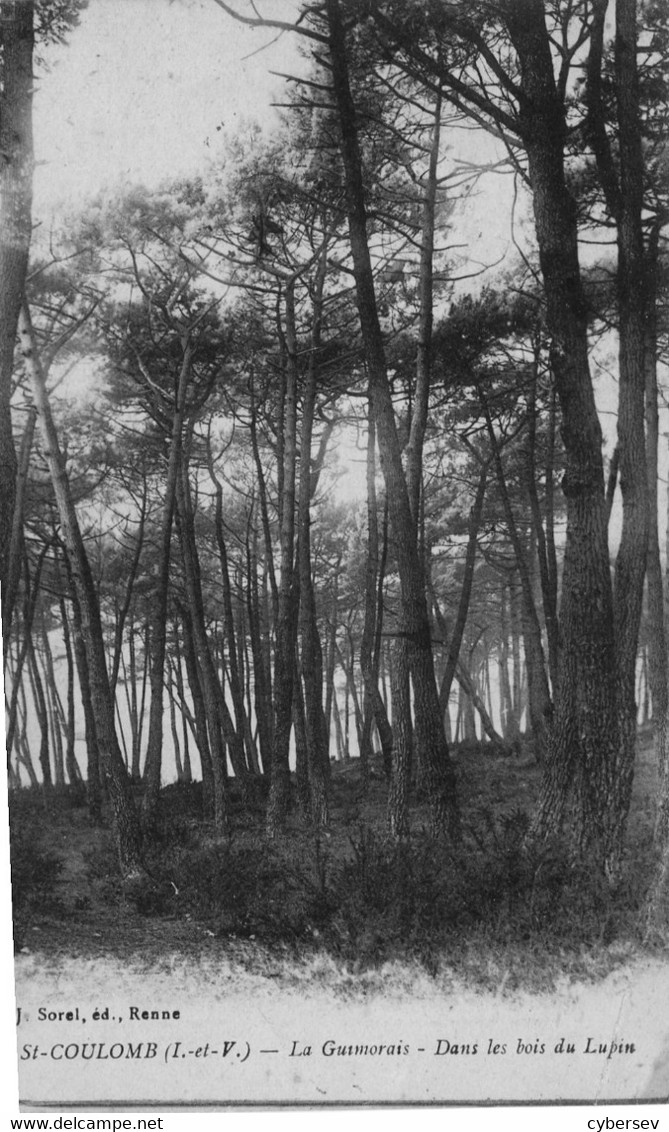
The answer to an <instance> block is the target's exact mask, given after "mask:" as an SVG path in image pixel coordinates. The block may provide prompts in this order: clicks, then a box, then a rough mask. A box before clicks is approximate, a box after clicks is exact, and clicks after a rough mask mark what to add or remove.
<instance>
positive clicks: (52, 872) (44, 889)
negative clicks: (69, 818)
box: [10, 825, 63, 913]
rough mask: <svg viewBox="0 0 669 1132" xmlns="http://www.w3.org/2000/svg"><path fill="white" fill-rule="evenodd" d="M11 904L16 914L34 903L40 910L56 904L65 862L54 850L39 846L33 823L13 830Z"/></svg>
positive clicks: (11, 844) (11, 838)
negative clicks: (57, 887) (57, 885)
mask: <svg viewBox="0 0 669 1132" xmlns="http://www.w3.org/2000/svg"><path fill="white" fill-rule="evenodd" d="M10 861H11V872H12V904H13V907H14V911H15V913H18V912H21V911H24V910H25V909H27V908H28V907H30V906H31V905H35V906H38V907H39V908H40V909H42V910H43V909H45V908H49V907H56V906H58V905H59V903H60V902H59V899H58V897H57V895H56V893H55V891H54V890H55V886H56V882H57V881H58V879H59V877H60V874H61V872H62V870H63V862H62V860H61V859H60V857H58V856H57V855H56V854H55V853H52V852H50V851H47V850H44V849H42V848H41V847H40V845H39V842H38V840H37V837H36V831H35V828H34V827H33V826H30V825H28V826H24V825H15V826H14V827H13V828H12V829H11V831H10Z"/></svg>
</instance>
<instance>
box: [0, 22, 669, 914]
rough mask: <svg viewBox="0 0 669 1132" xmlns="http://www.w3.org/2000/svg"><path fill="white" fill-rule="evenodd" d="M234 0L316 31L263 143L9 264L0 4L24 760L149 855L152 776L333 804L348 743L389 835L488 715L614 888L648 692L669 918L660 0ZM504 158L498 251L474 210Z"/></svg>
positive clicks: (22, 93) (14, 606)
mask: <svg viewBox="0 0 669 1132" xmlns="http://www.w3.org/2000/svg"><path fill="white" fill-rule="evenodd" d="M215 2H216V3H217V4H218V5H219V7H220V8H221V9H223V12H222V13H221V19H222V20H223V19H229V18H237V19H242V20H244V21H246V22H247V23H251V24H253V25H261V26H266V27H268V28H274V27H279V28H281V29H283V30H288V31H291V32H293V33H295V34H296V35H300V36H301V37H302V39H303V45H304V49H305V54H306V56H307V62H308V68H307V69H306V71H305V73H304V74H303V75H302V76H298V77H295V78H292V79H290V80H289V81H288V91H289V93H288V95H287V103H288V105H287V107H286V109H285V111H284V117H283V120H282V125H281V129H280V133H279V134H278V135H277V136H275V138H274V139H273V141H271V142H267V141H266V140H264V139H263V137H262V135H261V134H260V132H253V131H252V132H250V134H249V135H248V136H246V137H237V138H234V137H229V138H226V144H225V147H224V151H223V152H222V156H221V160H220V162H219V164H218V165H216V166H214V167H212V169H211V170H210V171H209V172H208V173H207V174H206V175H205V174H203V175H202V176H201V177H200V178H191V179H190V180H182V181H179V182H176V183H172V184H169V185H165V186H163V188H162V189H161V190H160V191H156V190H151V191H146V190H143V189H142V188H131V189H129V190H128V191H127V192H125V193H124V194H123V195H120V196H119V197H118V198H117V199H114V200H111V201H110V200H109V199H108V198H106V197H105V198H100V199H99V200H93V201H91V202H90V203H89V205H88V206H87V208H86V209H85V210H83V212H82V213H81V214H80V215H79V216H77V217H75V218H71V221H70V223H69V224H68V232H67V236H66V237H65V236H63V237H62V238H61V240H60V242H59V244H58V245H56V244H54V245H53V246H52V248H51V254H50V256H46V254H44V253H43V251H41V250H38V248H37V247H36V248H34V249H33V260H32V262H31V266H30V270H29V271H28V266H27V265H28V251H29V237H30V188H29V181H30V175H29V174H30V171H31V167H32V166H31V162H32V156H31V152H30V144H31V143H30V126H29V120H30V92H29V89H28V86H29V82H28V78H29V76H30V75H31V68H32V51H33V37H34V27H35V26H38V25H34V24H33V21H34V20H37V18H38V17H39V16H40V13H41V14H42V17H43V16H44V9H45V7H47V6H46V5H44V4H42V5H40V4H38V3H36V4H35V5H33V4H32V3H24V4H18V5H15V4H11V3H5V2H4V0H3V2H2V4H0V7H1V9H2V20H3V22H2V40H1V42H0V52H1V55H0V61H1V63H2V68H3V70H2V86H1V96H2V100H3V101H2V107H1V110H2V117H1V118H0V121H1V122H2V123H6V122H8V121H9V120H10V117H11V115H12V114H13V115H14V116H15V121H16V122H17V123H18V126H17V127H16V131H15V133H14V134H13V135H12V136H13V137H19V135H20V134H21V133H22V141H21V152H20V153H18V152H17V156H16V158H13V157H12V159H11V160H8V161H7V162H6V164H5V166H3V172H2V176H3V178H5V179H4V180H3V182H2V184H1V185H0V200H1V202H2V209H3V210H4V211H3V213H2V216H11V219H12V224H13V225H14V227H13V229H12V227H11V225H9V226H7V225H4V223H3V220H2V216H0V228H2V231H3V236H2V242H0V296H1V298H0V301H1V302H2V304H3V305H2V309H0V323H1V324H2V327H3V330H2V334H3V338H2V349H1V351H0V378H1V381H2V402H1V404H0V456H1V458H2V461H3V475H2V483H3V493H4V498H3V503H4V511H5V515H6V517H7V520H6V521H5V522H4V523H3V538H4V540H5V542H4V544H3V547H4V548H3V549H2V555H3V557H2V562H3V574H2V579H3V625H4V630H5V637H4V641H5V663H6V673H7V682H6V688H7V716H8V748H7V749H8V760H9V762H8V765H9V773H10V782H11V784H12V786H13V787H15V788H16V789H18V788H20V787H21V786H22V785H25V784H27V783H30V784H32V785H33V786H36V785H37V784H38V783H40V784H41V788H42V789H43V790H45V791H48V790H49V789H50V788H52V787H53V786H59V785H62V784H64V783H65V782H66V781H69V783H70V785H71V786H72V787H73V788H77V789H79V788H81V789H82V790H83V789H84V784H85V788H86V789H87V792H88V801H89V805H90V809H91V813H92V815H93V816H94V817H95V818H96V819H97V818H99V816H100V813H101V807H102V805H103V803H104V799H105V797H108V798H109V800H110V802H111V807H112V810H113V814H114V818H115V823H116V831H117V841H118V848H119V855H120V860H121V864H122V867H123V870H124V872H125V874H126V875H127V876H131V875H132V874H133V873H137V872H141V870H142V839H143V837H146V836H147V835H148V834H150V832H151V829H152V827H153V826H154V824H155V822H156V819H157V816H158V813H159V809H160V789H161V784H162V783H164V782H165V780H166V779H170V778H172V777H174V776H176V777H178V779H179V780H181V781H186V782H187V781H190V780H191V779H192V777H193V776H195V777H201V779H202V782H203V792H204V806H205V811H206V815H207V816H208V818H210V819H211V820H212V821H213V822H214V823H215V825H216V826H217V827H218V828H219V829H220V830H221V831H228V830H229V829H230V826H231V822H232V820H233V819H232V817H231V807H230V799H231V795H232V793H233V792H234V793H235V794H236V796H238V797H239V798H241V800H242V804H243V805H246V806H249V807H254V806H257V805H258V804H260V803H261V804H262V805H263V806H264V807H265V822H266V832H267V835H268V836H269V837H273V838H275V837H278V836H280V835H282V834H283V832H284V831H285V829H286V822H287V816H288V813H289V809H290V807H291V806H292V805H296V806H297V807H298V809H299V813H300V815H301V818H302V820H303V821H304V823H306V824H307V825H309V826H311V827H313V828H315V829H324V828H327V826H328V824H329V822H330V808H329V799H330V780H331V773H332V763H333V761H346V760H347V759H349V758H351V757H355V758H357V759H359V765H360V768H361V773H362V779H363V783H368V781H369V778H370V775H372V774H374V773H377V770H378V771H379V772H380V771H382V772H383V773H384V774H385V776H386V778H387V785H388V802H387V807H388V809H387V813H388V816H387V822H388V833H389V836H390V837H392V838H402V837H404V836H405V835H406V834H407V832H408V830H409V826H410V799H411V796H412V791H414V790H415V789H416V787H417V786H419V787H420V788H421V790H422V792H423V794H424V796H425V797H426V798H427V799H428V802H429V808H430V815H431V824H432V830H433V833H434V834H435V835H436V836H444V837H449V838H451V839H452V840H454V841H457V840H458V838H459V836H460V828H461V822H460V807H459V800H458V795H457V788H456V777H455V774H454V770H453V765H452V760H451V754H450V748H451V746H452V745H453V744H454V743H455V744H463V743H464V744H467V743H471V742H479V741H481V742H488V743H491V744H495V745H496V747H497V748H500V747H504V748H505V749H507V750H508V751H515V752H525V754H526V755H527V757H531V758H533V759H536V760H538V761H539V762H540V763H541V766H542V769H543V783H544V785H543V791H542V796H541V800H540V804H539V806H538V809H537V812H536V814H535V815H534V820H533V823H532V827H531V830H530V833H529V837H530V838H532V839H544V838H548V837H554V836H564V837H566V838H568V839H569V840H570V843H571V845H572V848H573V852H574V853H575V854H576V855H582V856H583V855H587V856H588V857H589V858H591V859H592V861H593V862H594V863H595V866H596V867H597V868H598V869H600V870H601V872H602V874H603V875H604V876H606V877H607V878H608V880H609V882H610V883H612V884H615V883H616V881H617V879H618V878H619V876H620V870H621V865H622V860H623V853H624V844H625V829H626V821H627V816H628V812H629V806H630V797H631V789H632V780H633V773H634V761H635V742H636V734H637V726H638V724H639V722H640V721H641V720H642V718H643V719H644V720H645V721H646V722H647V721H649V720H650V718H651V716H652V720H653V722H654V724H655V726H656V731H657V750H658V773H659V776H660V789H659V790H658V798H659V804H658V817H657V823H656V858H657V863H658V865H657V871H656V878H655V882H654V887H653V890H652V892H651V894H650V896H649V902H648V908H649V912H648V915H649V918H650V921H649V922H652V923H653V924H658V923H661V922H662V920H663V917H664V916H665V914H666V900H667V892H666V884H667V874H668V872H669V724H668V722H667V710H668V708H667V660H666V642H665V636H664V629H663V589H664V588H665V587H664V585H663V577H662V562H661V555H660V542H659V533H658V519H657V511H658V497H657V482H658V431H659V430H658V396H659V393H658V386H659V385H660V386H661V382H658V362H660V363H661V362H662V359H663V352H664V350H665V340H664V333H665V318H664V309H663V305H662V304H663V281H664V274H665V271H666V264H665V262H664V230H665V226H666V201H665V197H666V189H665V183H664V169H665V164H666V156H665V142H664V140H663V139H664V137H665V131H664V126H665V123H666V105H667V104H666V86H665V82H664V78H665V70H666V61H667V51H666V49H667V43H666V38H667V31H666V23H665V15H666V13H665V11H664V9H663V6H662V4H644V5H643V6H642V7H640V6H638V5H637V4H636V0H616V3H615V6H614V5H613V3H612V4H609V3H608V0H569V2H566V0H495V2H494V3H485V4H479V3H472V2H467V3H464V2H461V0H452V2H445V0H438V2H437V0H435V2H432V3H427V4H426V3H425V2H424V0H421V2H418V0H402V2H401V3H398V2H395V0H369V2H367V3H365V4H360V3H358V2H353V0H350V2H349V0H323V2H315V0H309V2H305V3H303V4H301V5H300V13H299V18H297V19H296V22H295V24H294V25H290V24H281V23H280V22H279V21H276V20H272V19H271V18H267V19H265V18H263V17H261V16H260V15H258V13H257V12H256V10H255V8H254V7H253V5H246V4H244V3H243V2H242V0H238V3H237V4H236V5H235V4H233V3H232V0H231V2H230V3H224V2H223V0H215ZM614 7H615V11H614V10H613V9H614ZM66 8H67V11H66V10H65V9H64V8H63V6H62V5H61V6H60V8H58V11H57V13H56V14H55V16H54V19H55V21H56V24H55V28H56V30H55V32H54V33H53V34H58V35H60V34H62V27H61V25H62V23H63V20H66V19H71V18H72V16H73V14H75V13H74V9H75V8H76V5H69V7H68V6H66ZM33 9H34V10H33ZM609 9H610V11H609ZM59 29H60V30H59ZM21 52H22V54H21ZM26 76H28V78H27V77H26ZM21 82H23V84H24V85H23V87H22V86H21ZM2 128H3V129H5V128H11V127H5V125H4V124H3V126H2ZM472 128H474V129H475V130H476V131H477V132H478V135H479V138H480V139H487V140H485V141H484V142H483V141H482V142H481V145H480V147H479V158H480V159H479V160H477V161H473V160H472V159H471V157H467V156H466V155H467V154H468V153H470V152H471V149H468V148H467V146H468V141H467V139H468V138H469V137H470V135H471V130H472ZM17 144H18V143H17ZM4 149H5V143H3V150H4ZM497 179H499V180H500V181H501V180H502V179H503V180H504V183H505V184H508V182H509V180H511V179H512V180H513V184H514V192H513V200H512V199H511V194H510V193H509V194H507V195H506V197H505V196H504V193H502V194H501V195H500V196H499V199H500V200H503V199H507V200H508V202H509V203H508V207H509V213H510V215H509V227H510V230H511V232H512V237H513V240H514V249H513V251H512V252H511V253H510V255H509V258H508V260H507V264H510V266H507V267H506V269H505V273H504V274H502V273H501V271H500V270H499V269H498V270H494V268H493V265H492V264H491V263H489V264H484V265H481V264H480V263H478V262H476V260H475V257H474V254H473V252H472V248H471V235H470V233H469V232H468V230H467V222H466V215H467V208H466V202H467V200H469V199H473V198H474V197H475V196H476V195H477V194H478V196H479V197H480V198H483V199H487V200H489V201H490V202H491V205H490V206H491V207H494V206H493V204H492V202H493V201H494V200H495V199H496V196H495V194H496V193H497V191H498V190H497V189H496V181H497ZM520 229H522V232H521V231H520ZM593 248H594V249H595V250H593ZM612 356H613V357H614V359H615V360H614V361H613V363H612V365H613V366H614V367H615V372H616V378H617V394H618V403H617V435H616V440H615V448H614V450H612V451H611V452H610V453H609V454H608V457H607V455H606V454H605V448H604V443H603V432H602V424H601V416H600V413H599V412H598V407H597V402H596V394H597V392H598V386H597V381H596V376H597V373H598V371H599V370H604V369H605V368H606V366H607V364H609V362H610V360H611V357H612ZM59 383H60V387H61V388H60V390H59V388H58V386H59ZM75 384H76V387H77V388H78V389H79V390H80V392H79V393H77V394H76V395H75V393H74V392H70V395H69V397H67V396H65V395H64V394H63V392H62V390H63V389H65V390H66V389H68V388H69V389H70V390H73V388H74V386H75ZM600 384H601V382H600ZM87 385H88V386H90V387H91V388H92V389H93V390H94V395H93V396H85V395H83V394H82V393H81V390H82V389H83V388H84V387H85V386H87ZM354 469H355V470H357V471H358V472H359V475H357V476H356V477H355V478H354V477H353V476H352V474H351V473H352V470H354ZM612 516H613V517H614V518H615V520H616V522H617V523H618V525H619V528H620V531H619V537H618V538H617V540H614V539H613V538H612V537H611V531H610V527H611V522H612ZM614 542H615V545H613V544H614ZM644 595H645V596H644ZM31 717H33V718H34V720H35V721H36V725H34V724H33V726H31V727H29V721H30V719H31ZM168 728H169V732H168ZM84 734H85V744H82V743H81V742H80V740H81V739H82V738H84ZM37 745H39V754H38V755H37V753H36V747H37ZM82 752H85V755H84V756H83V757H82ZM84 763H85V765H84ZM463 773H466V769H465V770H464V772H463ZM293 780H294V782H295V791H294V798H293V792H292V791H291V781H293ZM140 782H141V783H142V784H143V789H142V791H141V792H140V793H141V799H142V800H141V812H140V810H139V808H138V805H137V797H138V796H139V795H138V791H137V790H135V791H134V795H133V787H132V785H131V784H132V783H140Z"/></svg>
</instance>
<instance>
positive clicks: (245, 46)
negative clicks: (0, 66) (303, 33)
mask: <svg viewBox="0 0 669 1132" xmlns="http://www.w3.org/2000/svg"><path fill="white" fill-rule="evenodd" d="M279 8H281V9H282V11H283V12H284V13H290V12H291V11H293V10H294V9H295V3H294V0H273V9H272V10H273V11H274V9H276V10H277V12H278V11H279ZM273 40H274V37H273V36H272V35H271V34H270V33H268V32H263V31H257V30H256V31H254V30H253V29H249V28H245V27H243V26H242V25H240V24H237V23H234V22H233V21H232V20H230V19H229V18H228V17H226V16H225V15H224V13H223V12H221V10H220V9H219V8H218V7H217V6H216V5H215V4H214V3H212V0H177V2H174V3H169V2H168V0H90V4H89V7H88V9H87V10H86V11H84V12H83V14H82V17H81V23H80V26H79V27H78V28H76V29H75V30H74V32H73V33H72V34H71V36H70V37H69V45H68V46H66V47H63V46H59V47H57V48H55V49H53V50H51V51H50V52H49V53H48V55H47V63H48V65H49V70H48V71H46V72H45V71H44V69H42V70H41V73H40V76H39V84H38V94H37V98H36V102H35V129H36V154H37V160H38V168H37V174H36V182H35V190H36V204H37V209H36V213H37V215H38V216H41V217H43V218H46V217H45V214H46V215H48V214H49V213H50V212H51V211H52V210H53V208H54V206H56V205H58V204H61V203H76V202H78V201H80V200H81V199H82V197H84V196H86V195H88V194H90V193H93V192H96V191H98V190H99V189H100V188H102V187H105V186H109V187H110V188H113V187H115V186H119V185H124V184H126V185H127V183H128V182H133V181H135V182H136V181H141V182H144V183H146V184H149V185H151V184H156V182H158V181H160V180H163V179H165V178H168V177H171V176H174V175H177V174H179V173H193V172H195V171H201V170H202V168H203V166H204V165H205V163H206V162H207V161H208V160H209V159H211V157H212V156H214V155H215V154H217V153H219V154H220V146H217V138H218V137H219V132H220V130H219V128H220V127H221V125H223V126H224V127H225V128H226V129H227V130H231V131H233V132H234V131H235V130H236V129H237V128H238V127H241V126H242V124H243V122H244V120H254V119H255V120H259V121H263V120H265V121H270V122H271V118H272V117H273V114H274V112H273V111H272V110H271V109H270V106H271V103H272V101H273V100H276V101H281V100H282V97H283V90H282V87H283V83H282V80H281V79H279V78H277V77H276V76H273V75H271V74H270V71H271V70H279V71H280V70H286V69H290V68H291V67H294V66H298V67H299V66H300V65H301V63H300V60H299V59H298V56H297V50H296V48H297V43H296V40H295V38H294V37H291V36H288V35H284V36H281V37H280V39H279V40H276V41H273ZM264 45H268V46H266V47H265V49H264V50H263V46H264Z"/></svg>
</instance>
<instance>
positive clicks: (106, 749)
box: [19, 304, 143, 880]
mask: <svg viewBox="0 0 669 1132" xmlns="http://www.w3.org/2000/svg"><path fill="white" fill-rule="evenodd" d="M19 334H20V340H21V353H22V355H23V359H24V363H25V366H26V370H27V373H28V375H29V378H30V384H31V389H32V394H33V400H34V402H35V406H36V408H37V413H38V419H39V424H40V428H41V430H42V436H43V441H44V447H45V452H46V456H47V461H48V465H49V472H50V475H51V481H52V484H53V490H54V494H55V497H56V504H57V507H58V513H59V516H60V522H61V526H62V529H63V537H64V540H65V545H66V548H67V553H68V559H69V563H70V571H71V576H72V581H73V585H74V589H75V592H76V595H77V600H78V603H79V612H80V617H81V631H82V636H83V639H84V645H85V649H86V659H87V662H88V672H89V680H90V687H91V698H92V702H93V709H94V712H95V731H96V737H97V743H98V747H99V751H100V755H101V758H102V765H103V767H104V772H105V775H106V779H107V785H108V789H109V795H110V798H111V802H112V810H113V816H114V827H115V834H116V846H117V850H118V855H119V862H120V865H121V871H122V873H123V875H124V877H125V878H126V879H128V880H130V879H131V878H133V877H134V876H138V875H140V874H143V865H142V851H141V844H142V839H141V831H140V827H139V822H138V820H137V814H136V812H135V807H134V804H133V799H132V794H131V792H130V784H129V782H128V776H127V774H126V770H125V766H124V763H123V756H122V754H121V749H120V747H119V744H118V738H117V735H116V730H115V725H114V703H113V699H112V696H111V691H110V687H109V677H108V674H107V667H106V658H105V651H104V639H103V634H102V624H101V620H100V609H99V605H98V597H97V593H96V590H95V586H94V583H93V577H92V574H91V569H90V565H89V562H88V558H87V555H86V548H85V545H84V541H83V539H82V536H81V531H80V529H79V522H78V519H77V514H76V511H75V508H74V503H73V500H72V493H71V490H70V484H69V480H68V477H67V472H66V470H65V464H64V460H63V457H62V455H61V452H60V447H59V443H58V435H57V432H56V428H55V425H54V422H53V417H52V415H51V407H50V405H49V399H48V395H47V391H46V384H45V381H44V375H43V371H42V368H41V365H40V360H39V357H38V354H37V351H36V348H35V341H34V335H33V330H32V325H31V322H30V314H29V311H28V307H27V305H26V304H24V305H23V307H22V309H21V317H20V325H19Z"/></svg>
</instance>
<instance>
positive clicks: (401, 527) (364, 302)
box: [326, 0, 459, 837]
mask: <svg viewBox="0 0 669 1132" xmlns="http://www.w3.org/2000/svg"><path fill="white" fill-rule="evenodd" d="M326 12H327V18H328V28H329V48H330V60H331V63H332V80H333V89H334V96H335V102H336V105H337V111H338V115H339V126H340V131H341V152H342V158H343V164H344V170H345V177H346V194H347V204H348V224H349V235H350V241H351V251H352V256H353V272H354V277H355V285H356V296H357V305H358V313H359V317H360V327H361V331H362V339H363V346H364V352H365V360H366V363H367V371H368V375H369V387H370V392H371V397H372V406H373V411H374V419H375V424H376V428H377V434H378V438H379V451H380V455H381V466H382V470H383V475H384V479H385V483H386V492H387V498H388V506H389V511H390V520H391V525H392V529H393V534H394V538H395V549H396V553H397V563H398V569H399V574H400V585H401V591H402V617H403V626H404V627H405V628H406V633H407V642H408V647H409V652H410V666H411V674H412V681H413V688H414V705H415V719H416V723H417V729H418V731H417V735H416V739H417V744H418V746H419V749H420V754H421V758H422V760H423V766H424V780H425V784H426V787H427V790H428V795H429V798H430V805H431V811H432V825H433V829H434V832H435V833H437V834H443V833H445V832H448V833H449V834H450V835H451V836H453V837H457V836H459V812H458V805H457V799H456V786H455V774H454V771H453V768H452V765H451V762H450V758H449V754H448V746H447V744H446V737H445V734H444V727H443V719H442V716H441V710H440V707H439V696H438V692H437V686H436V680H435V673H434V662H433V657H432V643H431V636H430V623H429V617H428V609H427V599H426V593H425V579H424V575H423V566H422V561H421V558H420V553H419V549H418V544H417V529H416V519H415V516H414V515H413V514H412V510H411V500H410V496H409V491H408V489H407V483H406V480H405V477H404V470H403V467H402V453H401V447H400V443H399V438H398V435H397V427H396V423H395V415H394V409H393V403H392V398H391V394H390V385H389V382H388V373H387V368H386V360H385V351H384V345H383V335H382V332H381V326H380V323H379V317H378V309H377V305H376V296H375V293H374V276H373V271H372V264H371V259H370V254H369V245H368V242H367V216H366V210H365V189H364V182H363V177H362V166H361V158H360V151H359V146H358V136H357V123H356V111H355V106H354V103H353V98H352V95H351V89H350V83H349V75H348V62H347V49H346V41H345V33H344V28H343V24H342V18H341V11H340V7H339V2H338V0H327V3H326Z"/></svg>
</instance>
